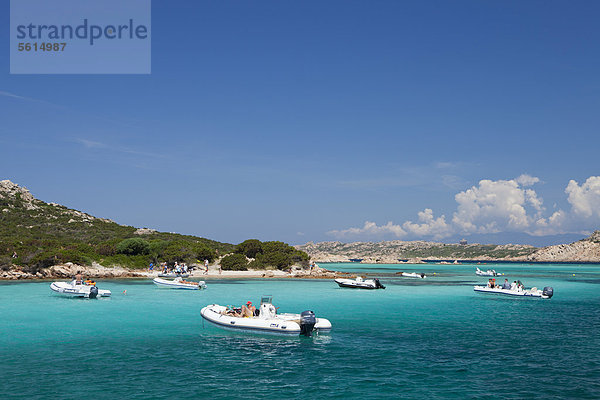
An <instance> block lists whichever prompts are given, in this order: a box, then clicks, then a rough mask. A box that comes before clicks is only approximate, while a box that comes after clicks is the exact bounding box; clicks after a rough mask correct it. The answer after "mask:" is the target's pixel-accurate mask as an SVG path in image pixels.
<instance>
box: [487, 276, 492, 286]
mask: <svg viewBox="0 0 600 400" xmlns="http://www.w3.org/2000/svg"><path fill="white" fill-rule="evenodd" d="M487 287H489V288H490V289H491V288H492V278H490V279H488V283H487Z"/></svg>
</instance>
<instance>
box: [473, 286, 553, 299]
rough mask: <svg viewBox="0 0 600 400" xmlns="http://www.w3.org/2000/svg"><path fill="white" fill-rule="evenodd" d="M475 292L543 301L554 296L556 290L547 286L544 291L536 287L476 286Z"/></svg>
mask: <svg viewBox="0 0 600 400" xmlns="http://www.w3.org/2000/svg"><path fill="white" fill-rule="evenodd" d="M473 290H474V291H476V292H482V293H496V294H504V295H508V296H522V297H541V298H542V299H549V298H551V297H552V296H553V295H554V289H553V288H552V287H550V286H546V287H545V288H544V289H543V290H539V289H538V288H536V287H532V288H531V289H502V288H501V287H495V288H490V287H487V286H475V287H473Z"/></svg>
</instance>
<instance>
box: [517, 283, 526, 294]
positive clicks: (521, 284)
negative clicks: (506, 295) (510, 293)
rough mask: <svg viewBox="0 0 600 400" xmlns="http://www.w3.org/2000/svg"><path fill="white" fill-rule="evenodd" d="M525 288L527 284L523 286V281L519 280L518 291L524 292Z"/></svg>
mask: <svg viewBox="0 0 600 400" xmlns="http://www.w3.org/2000/svg"><path fill="white" fill-rule="evenodd" d="M523 289H525V286H523V282H521V281H517V291H519V292H522V291H523Z"/></svg>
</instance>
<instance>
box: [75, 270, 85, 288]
mask: <svg viewBox="0 0 600 400" xmlns="http://www.w3.org/2000/svg"><path fill="white" fill-rule="evenodd" d="M75 284H76V285H83V276H82V275H81V271H77V273H76V274H75Z"/></svg>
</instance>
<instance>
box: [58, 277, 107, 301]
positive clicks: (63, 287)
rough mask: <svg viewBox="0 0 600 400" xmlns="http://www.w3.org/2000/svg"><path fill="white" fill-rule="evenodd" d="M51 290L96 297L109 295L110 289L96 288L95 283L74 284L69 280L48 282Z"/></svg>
mask: <svg viewBox="0 0 600 400" xmlns="http://www.w3.org/2000/svg"><path fill="white" fill-rule="evenodd" d="M50 289H52V291H54V292H56V293H58V294H61V295H63V296H68V297H84V298H86V299H95V298H97V297H109V296H110V295H111V293H110V290H106V289H98V288H97V287H96V285H76V284H75V281H74V280H73V281H71V282H52V283H51V284H50Z"/></svg>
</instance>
